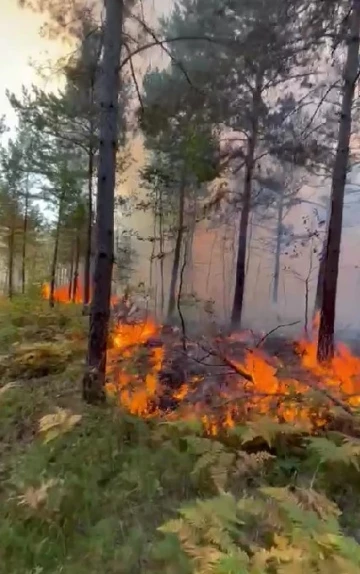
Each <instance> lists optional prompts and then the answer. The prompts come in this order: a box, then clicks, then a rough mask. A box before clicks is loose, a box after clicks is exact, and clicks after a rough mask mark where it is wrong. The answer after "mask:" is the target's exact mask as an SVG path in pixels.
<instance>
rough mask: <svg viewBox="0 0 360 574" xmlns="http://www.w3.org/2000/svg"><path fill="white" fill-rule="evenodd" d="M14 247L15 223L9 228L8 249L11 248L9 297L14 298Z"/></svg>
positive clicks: (9, 258)
mask: <svg viewBox="0 0 360 574" xmlns="http://www.w3.org/2000/svg"><path fill="white" fill-rule="evenodd" d="M14 248H15V230H14V225H12V226H11V228H10V230H9V239H8V250H9V257H8V267H9V270H8V271H9V273H8V297H9V299H12V297H13V295H14Z"/></svg>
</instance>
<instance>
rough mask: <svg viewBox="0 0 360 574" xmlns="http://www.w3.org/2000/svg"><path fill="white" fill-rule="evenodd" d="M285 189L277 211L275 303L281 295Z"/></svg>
mask: <svg viewBox="0 0 360 574" xmlns="http://www.w3.org/2000/svg"><path fill="white" fill-rule="evenodd" d="M284 191H285V190H281V193H280V197H279V204H278V213H277V228H276V248H275V268H274V286H273V297H272V298H273V303H277V302H278V297H279V281H280V257H281V239H282V223H283V217H284Z"/></svg>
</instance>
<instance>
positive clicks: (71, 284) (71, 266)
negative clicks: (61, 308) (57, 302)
mask: <svg viewBox="0 0 360 574" xmlns="http://www.w3.org/2000/svg"><path fill="white" fill-rule="evenodd" d="M72 247H73V246H72ZM73 278H74V255H73V251H71V262H70V272H69V288H68V300H69V301H71V294H72V292H73Z"/></svg>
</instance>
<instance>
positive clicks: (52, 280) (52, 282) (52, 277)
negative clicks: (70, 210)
mask: <svg viewBox="0 0 360 574" xmlns="http://www.w3.org/2000/svg"><path fill="white" fill-rule="evenodd" d="M62 203H63V199H62V198H61V199H60V202H59V210H58V218H57V222H56V229H55V244H54V251H53V258H52V262H51V273H50V296H49V305H50V307H54V305H55V298H54V295H55V283H56V267H57V260H58V252H59V239H60V226H61V214H62Z"/></svg>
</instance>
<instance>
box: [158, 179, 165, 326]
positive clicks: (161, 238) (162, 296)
mask: <svg viewBox="0 0 360 574" xmlns="http://www.w3.org/2000/svg"><path fill="white" fill-rule="evenodd" d="M159 252H160V309H161V311H160V313H161V317H162V319H163V318H164V308H165V280H164V233H163V201H162V190H161V188H160V189H159Z"/></svg>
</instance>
